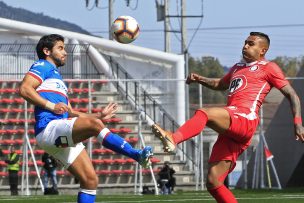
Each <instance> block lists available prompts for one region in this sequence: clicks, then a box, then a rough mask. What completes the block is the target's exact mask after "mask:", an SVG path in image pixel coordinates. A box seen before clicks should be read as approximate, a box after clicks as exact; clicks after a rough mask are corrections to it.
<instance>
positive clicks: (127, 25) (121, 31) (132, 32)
mask: <svg viewBox="0 0 304 203" xmlns="http://www.w3.org/2000/svg"><path fill="white" fill-rule="evenodd" d="M111 31H112V35H113V38H114V39H115V40H116V41H117V42H120V43H123V44H128V43H131V42H133V41H134V40H135V39H136V38H137V37H138V35H139V26H138V23H137V21H136V20H135V19H134V18H132V17H131V16H119V17H118V18H116V20H115V21H114V22H113V24H112V27H111Z"/></svg>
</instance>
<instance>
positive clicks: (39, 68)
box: [28, 62, 49, 83]
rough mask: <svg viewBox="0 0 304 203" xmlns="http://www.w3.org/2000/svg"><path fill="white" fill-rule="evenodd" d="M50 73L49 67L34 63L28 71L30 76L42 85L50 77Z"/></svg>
mask: <svg viewBox="0 0 304 203" xmlns="http://www.w3.org/2000/svg"><path fill="white" fill-rule="evenodd" d="M48 73H49V67H48V66H44V65H43V64H39V63H37V62H36V63H34V64H33V65H32V67H31V68H30V70H29V71H28V74H29V75H31V76H33V77H34V78H36V79H37V80H38V81H39V82H40V83H42V82H43V81H44V80H45V79H46V78H47V77H48Z"/></svg>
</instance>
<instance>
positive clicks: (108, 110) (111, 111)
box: [100, 102, 118, 119]
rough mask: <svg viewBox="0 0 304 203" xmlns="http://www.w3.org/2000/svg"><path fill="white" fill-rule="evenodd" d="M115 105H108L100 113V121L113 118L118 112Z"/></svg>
mask: <svg viewBox="0 0 304 203" xmlns="http://www.w3.org/2000/svg"><path fill="white" fill-rule="evenodd" d="M117 107H118V104H117V103H112V102H111V103H109V104H108V105H107V106H106V107H105V108H104V109H103V110H102V112H101V115H100V118H101V119H109V118H112V117H113V116H115V113H116V111H117V110H118V108H117Z"/></svg>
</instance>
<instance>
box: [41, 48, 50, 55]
mask: <svg viewBox="0 0 304 203" xmlns="http://www.w3.org/2000/svg"><path fill="white" fill-rule="evenodd" d="M42 51H43V53H44V54H45V55H46V56H49V55H50V54H51V51H50V50H49V49H48V48H46V47H45V48H43V50H42Z"/></svg>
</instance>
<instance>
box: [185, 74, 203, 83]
mask: <svg viewBox="0 0 304 203" xmlns="http://www.w3.org/2000/svg"><path fill="white" fill-rule="evenodd" d="M199 79H200V75H198V74H196V73H190V74H189V75H188V77H187V80H186V84H188V85H189V84H191V83H193V82H197V81H199Z"/></svg>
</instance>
